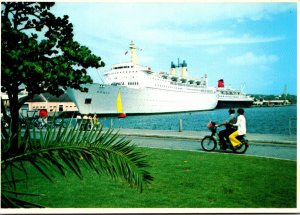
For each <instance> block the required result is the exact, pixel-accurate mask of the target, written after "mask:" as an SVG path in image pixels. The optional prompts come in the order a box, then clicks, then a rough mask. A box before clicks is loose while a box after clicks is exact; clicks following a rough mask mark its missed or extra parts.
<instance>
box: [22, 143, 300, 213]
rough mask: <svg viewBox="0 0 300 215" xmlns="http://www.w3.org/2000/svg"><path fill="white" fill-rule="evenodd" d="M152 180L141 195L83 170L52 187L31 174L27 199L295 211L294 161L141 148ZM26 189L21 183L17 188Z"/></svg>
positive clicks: (67, 204) (55, 203) (56, 203)
mask: <svg viewBox="0 0 300 215" xmlns="http://www.w3.org/2000/svg"><path fill="white" fill-rule="evenodd" d="M141 150H142V151H143V152H144V153H146V154H148V155H149V156H148V159H149V161H150V163H151V165H152V167H151V168H149V171H150V172H151V174H152V175H153V176H154V181H153V182H152V184H150V185H149V186H146V187H145V188H144V191H143V192H142V193H140V192H139V191H137V190H136V189H132V188H130V187H128V185H127V184H124V183H123V182H120V181H116V182H114V181H112V180H111V179H110V178H108V177H107V176H100V177H99V176H98V175H96V174H94V173H89V172H86V173H85V174H86V177H85V178H84V179H83V180H79V179H78V178H77V177H76V176H75V175H74V174H72V173H70V175H68V176H67V177H66V178H64V177H62V176H57V177H56V178H55V183H51V182H49V181H48V180H47V179H45V178H44V177H42V176H40V175H37V174H36V173H35V172H34V171H32V172H31V177H32V176H33V177H34V178H33V179H32V180H30V182H29V184H28V189H29V192H31V193H43V194H45V195H44V196H41V197H26V198H27V200H31V201H33V202H35V203H39V204H42V205H44V206H47V207H51V208H77V207H78V208H295V207H296V162H295V161H286V160H276V159H268V158H258V157H252V156H245V155H235V154H222V153H201V152H188V151H173V150H162V149H148V148H142V149H141ZM21 187H22V189H25V186H24V184H23V185H22V186H21Z"/></svg>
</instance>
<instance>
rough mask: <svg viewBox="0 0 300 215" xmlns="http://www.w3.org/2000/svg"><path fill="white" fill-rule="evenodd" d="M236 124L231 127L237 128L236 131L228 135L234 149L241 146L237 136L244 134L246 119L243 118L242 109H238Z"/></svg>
mask: <svg viewBox="0 0 300 215" xmlns="http://www.w3.org/2000/svg"><path fill="white" fill-rule="evenodd" d="M237 112H238V118H237V122H236V123H235V124H233V126H237V128H238V129H237V131H235V132H233V133H232V134H230V135H229V139H230V142H231V144H232V146H233V147H234V148H238V147H239V146H240V145H241V141H239V140H238V139H237V137H238V136H241V135H245V134H246V130H247V129H246V118H245V116H244V112H245V111H244V109H238V110H237Z"/></svg>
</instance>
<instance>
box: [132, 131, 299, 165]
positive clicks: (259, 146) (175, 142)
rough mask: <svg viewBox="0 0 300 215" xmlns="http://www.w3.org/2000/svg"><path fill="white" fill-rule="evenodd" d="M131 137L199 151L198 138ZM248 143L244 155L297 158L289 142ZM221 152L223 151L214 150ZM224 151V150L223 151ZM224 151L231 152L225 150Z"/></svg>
mask: <svg viewBox="0 0 300 215" xmlns="http://www.w3.org/2000/svg"><path fill="white" fill-rule="evenodd" d="M128 138H130V139H132V143H134V144H136V145H138V146H142V147H150V148H164V149H174V150H187V151H199V152H200V151H201V152H203V150H202V148H201V144H200V141H199V140H188V139H166V138H159V137H153V138H152V137H134V136H131V137H128ZM249 143H250V147H249V148H248V150H247V152H246V153H245V154H246V155H255V156H261V157H269V158H277V159H286V160H295V161H296V160H297V147H296V145H289V144H284V145H283V144H269V143H268V144H264V143H251V142H249ZM216 152H220V153H222V152H223V151H216ZM223 153H224V152H223ZM225 153H231V151H230V150H227V151H226V152H225Z"/></svg>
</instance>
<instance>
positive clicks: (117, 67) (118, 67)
mask: <svg viewBox="0 0 300 215" xmlns="http://www.w3.org/2000/svg"><path fill="white" fill-rule="evenodd" d="M124 68H133V66H116V67H113V68H112V69H124Z"/></svg>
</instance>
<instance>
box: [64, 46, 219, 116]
mask: <svg viewBox="0 0 300 215" xmlns="http://www.w3.org/2000/svg"><path fill="white" fill-rule="evenodd" d="M129 49H130V54H131V62H125V63H119V64H115V65H113V66H112V67H111V69H110V70H109V71H107V72H105V73H104V76H105V83H103V84H98V83H94V84H86V85H83V87H86V88H88V93H84V92H80V91H79V90H75V89H71V88H69V89H67V93H68V95H69V97H70V98H71V99H72V100H73V101H74V103H75V104H76V106H77V108H78V110H79V112H80V113H81V114H95V113H96V114H100V115H101V114H103V115H106V114H109V115H111V114H113V115H114V114H116V115H119V116H121V115H122V116H125V115H126V114H127V115H130V114H131V115H132V114H156V113H174V112H188V111H202V110H212V109H215V108H216V106H217V103H218V98H217V94H216V89H215V88H214V87H208V84H207V75H206V74H205V75H204V77H202V78H198V79H196V78H190V77H189V76H188V74H187V63H186V62H185V61H183V62H182V63H181V64H179V63H178V65H175V64H174V63H173V62H171V68H170V72H154V71H152V69H151V68H150V67H148V66H142V65H139V64H138V59H137V47H136V45H135V44H134V43H133V42H131V44H130V46H129ZM178 61H179V60H178ZM177 70H179V71H177ZM177 73H178V74H177Z"/></svg>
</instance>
